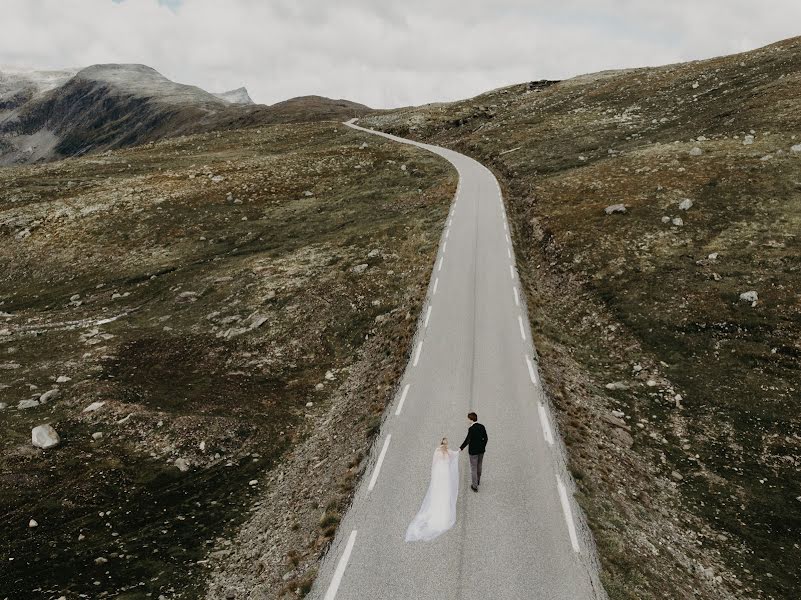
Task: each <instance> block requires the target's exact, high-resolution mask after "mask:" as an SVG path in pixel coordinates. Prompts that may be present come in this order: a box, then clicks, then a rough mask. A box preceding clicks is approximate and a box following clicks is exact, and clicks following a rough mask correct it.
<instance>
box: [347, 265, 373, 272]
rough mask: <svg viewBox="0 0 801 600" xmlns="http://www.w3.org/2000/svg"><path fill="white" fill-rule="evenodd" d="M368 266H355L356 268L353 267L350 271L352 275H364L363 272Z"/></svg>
mask: <svg viewBox="0 0 801 600" xmlns="http://www.w3.org/2000/svg"><path fill="white" fill-rule="evenodd" d="M369 266H370V265H368V264H367V263H362V264H360V265H356V266H355V267H353V268H352V269H351V270H352V271H353V272H354V273H364V272H365V271H366V270H367V268H368V267H369Z"/></svg>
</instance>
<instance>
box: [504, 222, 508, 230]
mask: <svg viewBox="0 0 801 600" xmlns="http://www.w3.org/2000/svg"><path fill="white" fill-rule="evenodd" d="M503 230H504V231H509V228H508V227H507V226H506V221H504V222H503Z"/></svg>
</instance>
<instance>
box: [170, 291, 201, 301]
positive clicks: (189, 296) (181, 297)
mask: <svg viewBox="0 0 801 600" xmlns="http://www.w3.org/2000/svg"><path fill="white" fill-rule="evenodd" d="M195 300H197V292H181V293H180V294H178V296H176V297H175V301H176V302H194V301H195Z"/></svg>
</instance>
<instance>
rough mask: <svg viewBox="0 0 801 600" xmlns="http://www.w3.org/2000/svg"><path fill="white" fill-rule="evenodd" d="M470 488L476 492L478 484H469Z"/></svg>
mask: <svg viewBox="0 0 801 600" xmlns="http://www.w3.org/2000/svg"><path fill="white" fill-rule="evenodd" d="M470 489H471V490H473V491H474V492H477V491H478V486H477V485H471V486H470Z"/></svg>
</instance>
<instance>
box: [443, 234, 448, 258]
mask: <svg viewBox="0 0 801 600" xmlns="http://www.w3.org/2000/svg"><path fill="white" fill-rule="evenodd" d="M446 237H447V236H446ZM447 249H448V240H445V243H444V244H442V253H443V254H445V250H447Z"/></svg>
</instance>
